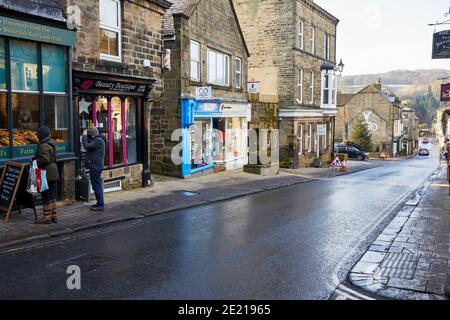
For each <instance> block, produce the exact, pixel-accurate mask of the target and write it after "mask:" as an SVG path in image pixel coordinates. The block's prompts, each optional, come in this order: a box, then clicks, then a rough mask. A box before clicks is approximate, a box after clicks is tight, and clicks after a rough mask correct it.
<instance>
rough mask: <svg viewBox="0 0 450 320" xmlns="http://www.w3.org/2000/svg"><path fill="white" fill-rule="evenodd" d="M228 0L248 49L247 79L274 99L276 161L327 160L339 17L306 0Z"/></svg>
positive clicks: (307, 162)
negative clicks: (231, 4)
mask: <svg viewBox="0 0 450 320" xmlns="http://www.w3.org/2000/svg"><path fill="white" fill-rule="evenodd" d="M233 2H234V4H235V6H236V11H237V14H238V17H239V21H240V23H241V25H242V29H243V32H244V35H245V39H246V41H247V44H248V46H249V49H250V53H251V56H250V59H249V71H248V72H249V79H250V81H255V82H258V83H259V94H260V95H261V96H262V97H266V96H269V97H274V99H275V100H277V101H278V108H279V110H278V116H279V128H280V165H281V166H283V167H290V168H292V167H294V168H296V167H298V166H308V165H310V164H311V163H312V161H313V159H315V158H321V159H323V160H329V159H330V157H331V156H332V153H333V140H334V137H333V132H334V117H335V115H336V74H335V66H336V29H337V24H338V22H339V20H338V19H337V18H336V17H334V16H333V15H331V14H330V13H329V12H327V11H326V10H324V9H323V8H321V7H320V6H319V5H318V4H316V3H314V1H311V0H267V1H258V0H234V1H233Z"/></svg>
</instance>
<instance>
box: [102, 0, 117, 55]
mask: <svg viewBox="0 0 450 320" xmlns="http://www.w3.org/2000/svg"><path fill="white" fill-rule="evenodd" d="M99 5H100V8H99V16H100V58H102V59H106V60H115V61H120V60H121V54H120V38H121V18H120V15H121V13H120V12H121V8H120V1H119V0H99Z"/></svg>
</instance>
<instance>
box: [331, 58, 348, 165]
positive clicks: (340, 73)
mask: <svg viewBox="0 0 450 320" xmlns="http://www.w3.org/2000/svg"><path fill="white" fill-rule="evenodd" d="M344 67H345V64H344V63H343V62H342V59H341V61H339V64H338V65H337V67H336V69H335V70H336V71H337V72H338V73H337V74H336V76H337V77H342V73H343V72H344ZM337 87H338V86H337V78H336V107H337V102H338V101H337V100H338V99H337V91H338V90H337V89H338V88H337ZM335 138H336V117H334V118H333V138H332V139H333V142H332V147H331V152H332V157H331V158H334V153H335V150H334V141H335Z"/></svg>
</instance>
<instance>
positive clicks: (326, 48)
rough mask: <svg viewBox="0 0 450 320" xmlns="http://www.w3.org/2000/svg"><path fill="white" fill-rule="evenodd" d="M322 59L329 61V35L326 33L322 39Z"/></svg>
mask: <svg viewBox="0 0 450 320" xmlns="http://www.w3.org/2000/svg"><path fill="white" fill-rule="evenodd" d="M323 57H324V59H325V60H330V35H329V34H328V33H326V32H324V38H323Z"/></svg>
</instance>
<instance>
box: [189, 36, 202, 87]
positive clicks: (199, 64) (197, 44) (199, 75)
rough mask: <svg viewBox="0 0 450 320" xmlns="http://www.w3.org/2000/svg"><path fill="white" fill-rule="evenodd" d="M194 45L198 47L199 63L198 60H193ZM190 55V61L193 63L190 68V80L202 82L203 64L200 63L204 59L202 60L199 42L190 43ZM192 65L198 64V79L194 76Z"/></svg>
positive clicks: (192, 41)
mask: <svg viewBox="0 0 450 320" xmlns="http://www.w3.org/2000/svg"><path fill="white" fill-rule="evenodd" d="M192 45H196V46H197V49H198V61H196V60H194V59H193V58H192ZM189 55H190V61H191V64H190V66H189V68H190V72H189V74H190V78H191V80H192V81H200V80H201V69H200V68H201V63H200V61H201V60H202V59H201V49H200V43H199V42H197V41H194V40H191V41H190V43H189ZM192 63H196V64H197V72H198V74H197V75H196V77H195V76H194V75H193V74H192Z"/></svg>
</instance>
